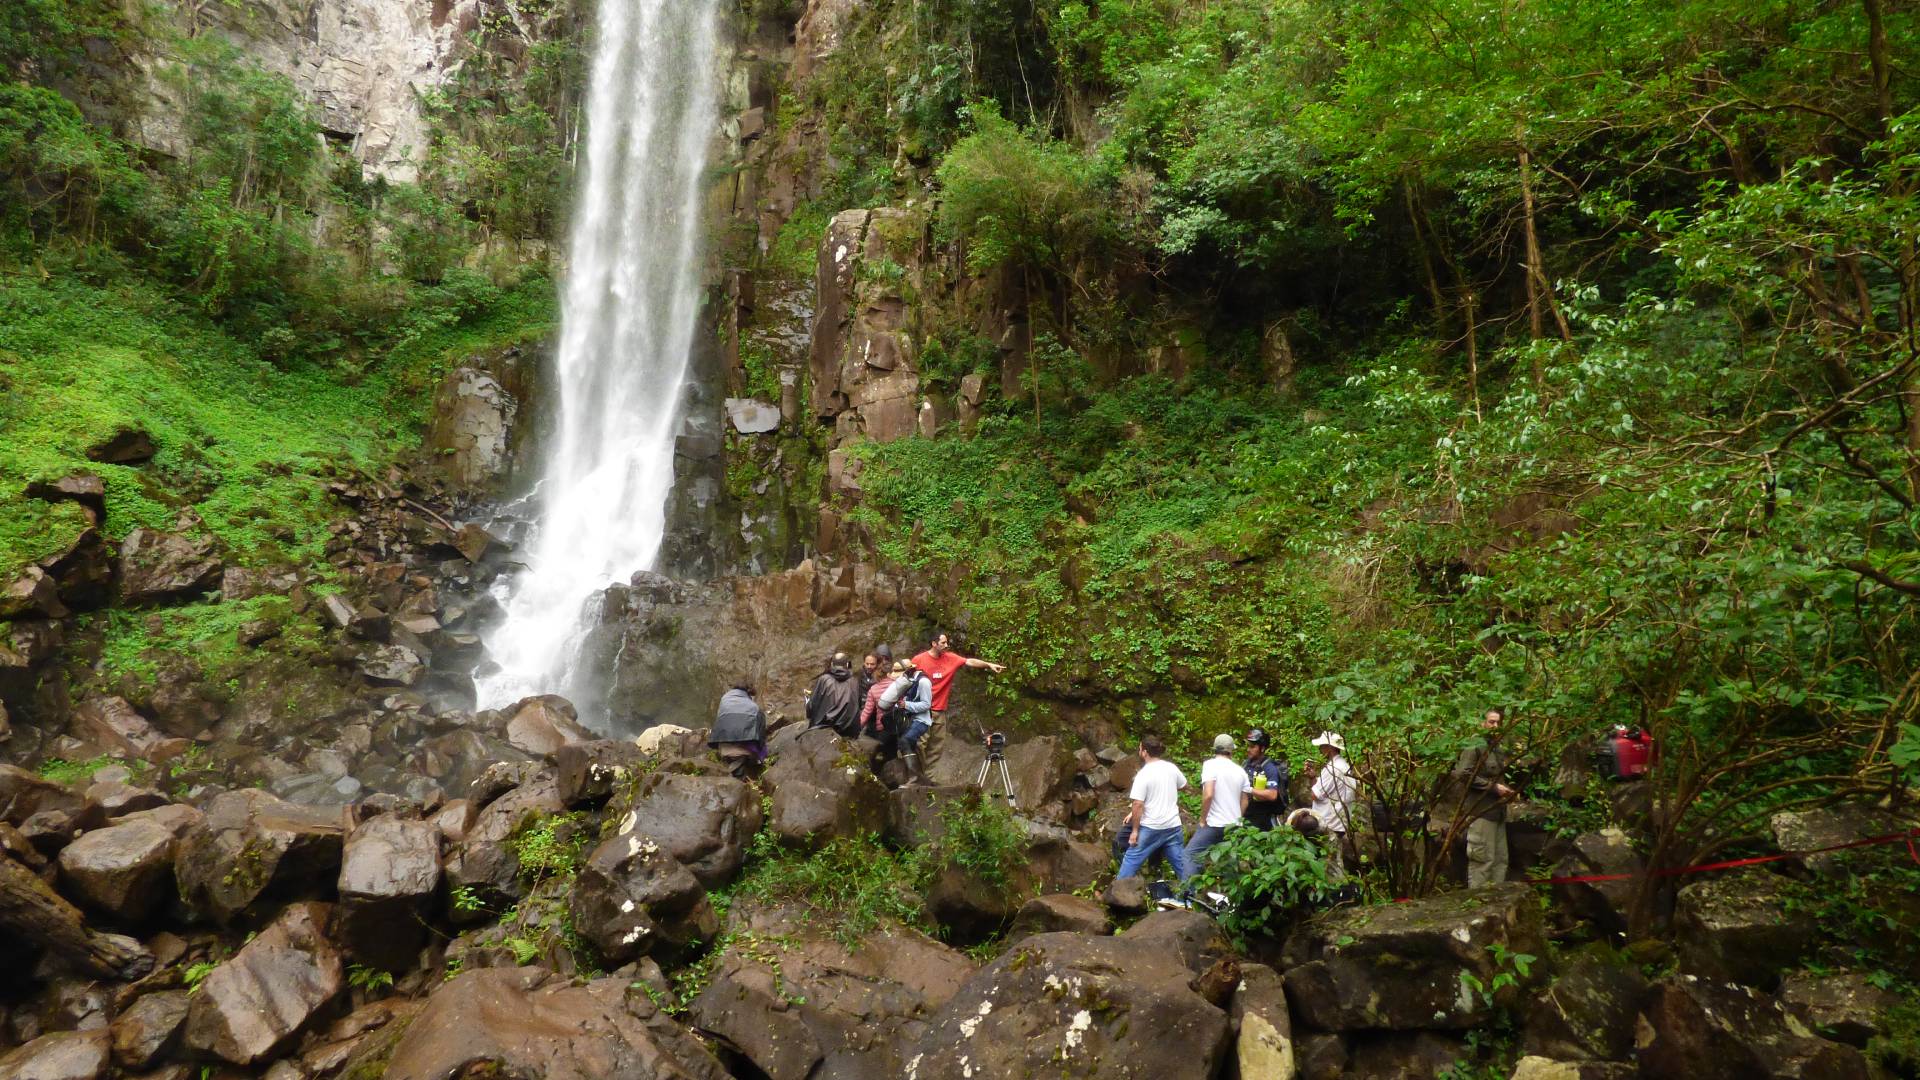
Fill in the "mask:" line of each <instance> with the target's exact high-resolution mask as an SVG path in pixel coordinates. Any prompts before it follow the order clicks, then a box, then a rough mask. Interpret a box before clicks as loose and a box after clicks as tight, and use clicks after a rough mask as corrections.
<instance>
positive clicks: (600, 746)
mask: <svg viewBox="0 0 1920 1080" xmlns="http://www.w3.org/2000/svg"><path fill="white" fill-rule="evenodd" d="M645 756H646V755H645V754H643V753H642V752H641V750H640V748H639V747H638V746H635V745H634V744H632V743H630V742H625V741H622V740H619V739H595V740H594V741H592V742H579V743H567V744H566V745H564V746H562V747H560V748H559V749H557V750H555V751H554V752H553V767H554V770H555V772H556V773H557V774H558V779H559V783H560V798H561V800H562V801H564V802H565V803H566V804H567V805H568V806H579V805H581V804H583V803H592V802H601V801H605V800H606V798H607V797H608V796H610V795H612V794H613V791H614V789H615V788H616V787H618V786H620V785H621V784H624V783H627V782H629V781H631V780H632V779H633V778H634V777H635V776H636V775H637V774H638V773H639V771H640V769H639V766H640V763H641V761H642V760H643V759H644V758H645Z"/></svg>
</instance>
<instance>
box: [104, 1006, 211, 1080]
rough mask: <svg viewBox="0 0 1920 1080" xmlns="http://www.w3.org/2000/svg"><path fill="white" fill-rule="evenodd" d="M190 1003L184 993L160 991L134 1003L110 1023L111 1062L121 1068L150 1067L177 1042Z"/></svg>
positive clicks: (136, 1068) (184, 1023)
mask: <svg viewBox="0 0 1920 1080" xmlns="http://www.w3.org/2000/svg"><path fill="white" fill-rule="evenodd" d="M192 1004H193V998H192V995H191V994H189V993H188V992H187V991H185V990H163V991H161V992H159V993H157V994H147V995H144V996H142V997H141V998H140V999H138V1000H137V1001H135V1002H134V1003H133V1005H132V1006H130V1007H129V1008H128V1009H127V1011H125V1012H123V1013H121V1014H120V1015H119V1016H118V1017H116V1018H115V1019H114V1021H113V1029H112V1035H113V1061H114V1064H116V1065H118V1066H120V1067H121V1068H123V1069H134V1070H138V1069H147V1068H151V1067H153V1065H154V1063H155V1062H157V1061H159V1060H160V1058H161V1056H162V1055H164V1054H166V1053H167V1052H168V1051H170V1050H172V1049H173V1047H174V1046H175V1045H176V1044H177V1043H178V1042H179V1038H180V1029H181V1028H182V1027H184V1026H185V1025H186V1022H187V1012H188V1011H189V1009H190V1008H191V1006H192Z"/></svg>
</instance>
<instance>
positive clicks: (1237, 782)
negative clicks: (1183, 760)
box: [1187, 735, 1253, 873]
mask: <svg viewBox="0 0 1920 1080" xmlns="http://www.w3.org/2000/svg"><path fill="white" fill-rule="evenodd" d="M1233 751H1234V743H1233V736H1231V735H1215V736H1214V737H1213V756H1212V757H1211V758H1208V759H1207V763H1206V764H1205V765H1202V766H1200V824H1199V825H1198V826H1197V827H1196V828H1195V829H1194V830H1193V838H1192V839H1191V840H1188V841H1187V865H1188V866H1190V867H1192V868H1193V871H1194V872H1195V873H1199V871H1200V867H1201V866H1202V865H1204V864H1203V863H1202V862H1201V861H1200V857H1201V856H1202V855H1204V854H1206V851H1207V849H1208V848H1210V847H1212V846H1213V845H1215V844H1217V843H1219V842H1220V838H1221V837H1222V836H1224V835H1226V831H1227V826H1229V825H1238V824H1240V820H1241V818H1242V816H1243V815H1245V814H1246V812H1247V802H1248V800H1249V798H1250V796H1249V795H1248V794H1247V793H1248V792H1249V791H1251V790H1253V781H1251V780H1249V779H1247V770H1246V769H1245V768H1244V767H1242V766H1241V764H1240V763H1239V762H1237V761H1235V760H1233Z"/></svg>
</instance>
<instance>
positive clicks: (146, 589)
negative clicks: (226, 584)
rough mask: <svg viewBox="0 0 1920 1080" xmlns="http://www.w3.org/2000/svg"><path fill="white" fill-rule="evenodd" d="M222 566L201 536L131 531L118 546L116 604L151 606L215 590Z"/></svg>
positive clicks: (210, 542) (210, 541)
mask: <svg viewBox="0 0 1920 1080" xmlns="http://www.w3.org/2000/svg"><path fill="white" fill-rule="evenodd" d="M223 568H224V564H223V563H222V562H221V561H220V555H219V553H218V551H217V550H216V549H215V547H214V542H213V538H212V537H211V536H207V535H205V534H195V535H187V534H186V533H182V532H159V531H157V530H154V529H145V528H141V529H135V530H133V531H132V532H130V533H128V534H127V538H126V539H125V540H123V541H121V543H120V602H121V603H122V604H129V605H132V604H151V603H155V602H158V601H162V600H171V599H174V598H177V597H182V596H192V595H195V594H197V593H203V592H207V591H209V590H212V589H214V588H217V587H218V586H219V584H220V571H221V570H222V569H223Z"/></svg>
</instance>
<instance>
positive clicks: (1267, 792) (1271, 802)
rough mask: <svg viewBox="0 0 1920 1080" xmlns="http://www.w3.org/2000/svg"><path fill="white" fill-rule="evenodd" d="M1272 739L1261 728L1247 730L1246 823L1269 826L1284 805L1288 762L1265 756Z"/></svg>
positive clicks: (1269, 827)
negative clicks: (1249, 782) (1249, 784)
mask: <svg viewBox="0 0 1920 1080" xmlns="http://www.w3.org/2000/svg"><path fill="white" fill-rule="evenodd" d="M1272 741H1273V740H1272V738H1271V737H1270V736H1268V735H1267V733H1266V731H1265V730H1264V729H1262V728H1254V729H1253V730H1252V731H1249V732H1247V764H1246V769H1247V779H1248V780H1250V781H1251V782H1252V784H1253V786H1252V787H1250V788H1248V789H1247V800H1248V801H1247V815H1246V817H1247V824H1249V825H1252V826H1253V827H1255V828H1257V829H1271V828H1273V823H1274V822H1275V821H1277V820H1279V819H1280V818H1281V817H1282V816H1283V814H1284V812H1285V810H1286V808H1287V761H1286V759H1285V758H1273V757H1268V756H1267V746H1268V744H1269V743H1271V742H1272Z"/></svg>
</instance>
